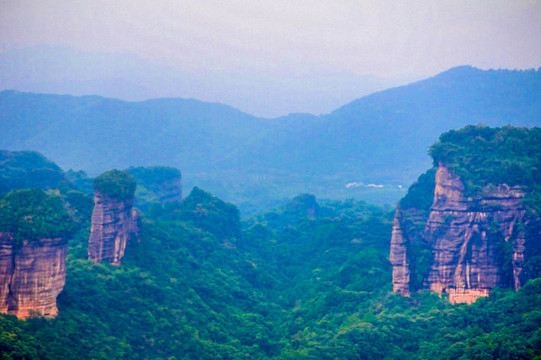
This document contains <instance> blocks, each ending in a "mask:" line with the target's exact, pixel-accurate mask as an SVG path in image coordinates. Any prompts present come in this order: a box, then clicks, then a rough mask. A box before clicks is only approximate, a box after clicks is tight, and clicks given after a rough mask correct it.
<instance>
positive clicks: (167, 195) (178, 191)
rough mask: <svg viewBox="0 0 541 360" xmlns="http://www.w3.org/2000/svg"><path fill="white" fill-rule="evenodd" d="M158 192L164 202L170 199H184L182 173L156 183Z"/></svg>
mask: <svg viewBox="0 0 541 360" xmlns="http://www.w3.org/2000/svg"><path fill="white" fill-rule="evenodd" d="M155 186H156V191H155V192H156V194H157V195H158V196H159V200H160V202H161V203H162V204H164V203H166V202H170V201H181V200H182V179H181V177H180V175H179V176H178V177H173V178H170V179H166V180H164V181H163V182H161V183H159V184H156V185H155Z"/></svg>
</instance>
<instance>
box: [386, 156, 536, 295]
mask: <svg viewBox="0 0 541 360" xmlns="http://www.w3.org/2000/svg"><path fill="white" fill-rule="evenodd" d="M435 182H436V185H435V189H434V200H433V203H432V206H431V208H430V210H429V212H423V211H419V210H418V209H415V208H407V209H402V208H398V209H397V212H396V216H395V219H394V223H393V233H392V239H391V250H390V261H391V264H392V266H393V290H394V291H395V292H397V293H401V294H404V295H408V294H410V292H411V291H413V290H418V289H430V290H432V291H434V292H437V293H440V294H441V293H449V301H450V302H452V303H457V302H465V303H472V302H473V301H475V300H476V299H477V298H478V297H480V296H488V294H489V292H490V290H491V289H492V288H494V287H495V286H511V287H513V288H515V289H517V288H518V287H520V285H521V272H522V268H523V264H524V250H525V243H526V233H525V228H526V226H527V224H528V219H527V217H526V209H525V207H524V206H523V202H522V200H523V198H524V196H525V194H524V192H523V191H522V190H521V189H520V188H519V187H509V186H507V185H504V184H500V185H495V186H492V187H491V188H487V189H484V190H483V191H482V193H481V194H479V195H478V196H476V197H475V198H468V197H466V195H465V191H464V184H463V183H462V181H461V179H460V178H459V177H458V176H456V175H454V174H453V173H452V172H451V171H449V169H448V168H447V167H446V166H445V165H444V164H442V163H440V164H439V166H438V169H437V171H436V176H435ZM423 225H424V226H423ZM423 251H424V253H423ZM423 261H424V262H425V264H423Z"/></svg>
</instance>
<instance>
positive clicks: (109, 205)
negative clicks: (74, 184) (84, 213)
mask: <svg viewBox="0 0 541 360" xmlns="http://www.w3.org/2000/svg"><path fill="white" fill-rule="evenodd" d="M94 187H95V189H94V209H93V211H92V220H91V223H92V225H91V229H90V238H89V240H88V258H89V259H90V260H93V261H95V262H102V261H107V262H109V263H111V264H113V265H120V262H121V260H122V257H123V256H124V250H125V249H126V245H127V243H128V241H129V240H130V239H131V238H132V237H133V236H134V235H136V234H137V232H138V226H137V221H138V216H137V213H136V212H135V210H133V209H132V206H133V201H134V191H135V180H134V179H133V177H132V176H131V175H129V174H127V173H124V172H121V171H117V170H113V171H110V172H106V173H104V174H102V175H100V176H99V177H98V178H96V181H95V182H94Z"/></svg>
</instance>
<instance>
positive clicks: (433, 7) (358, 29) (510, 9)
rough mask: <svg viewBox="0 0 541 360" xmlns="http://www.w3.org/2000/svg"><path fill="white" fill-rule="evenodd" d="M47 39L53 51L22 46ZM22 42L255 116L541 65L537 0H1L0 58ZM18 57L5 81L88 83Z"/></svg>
mask: <svg viewBox="0 0 541 360" xmlns="http://www.w3.org/2000/svg"><path fill="white" fill-rule="evenodd" d="M44 46H47V49H48V51H49V55H48V57H45V58H40V57H39V56H43V54H41V55H39V54H38V55H36V54H31V53H28V52H27V53H26V55H24V56H23V55H20V54H22V53H21V51H22V50H24V49H36V48H37V49H41V52H42V53H43V49H44V48H43V47H44ZM55 49H56V50H55ZM17 51H19V55H20V56H23V58H25V59H28V58H29V57H32V56H36V59H37V60H36V61H37V62H38V63H39V62H40V59H42V60H41V62H46V61H49V62H54V61H57V60H54V59H55V57H54V56H53V55H51V54H50V53H52V52H54V51H57V52H62V51H64V55H62V56H61V55H56V56H57V57H60V58H62V57H64V58H65V52H66V51H71V52H72V54H76V55H73V59H81V58H86V61H89V62H91V63H92V62H93V60H92V58H93V57H95V56H101V58H102V59H104V57H106V58H107V59H108V60H107V61H106V60H103V63H102V65H103V66H105V67H108V66H112V65H111V64H115V63H116V64H117V65H118V64H119V62H118V61H119V60H118V59H119V58H123V59H125V58H126V57H129V58H130V59H131V60H130V61H132V62H138V64H139V65H140V66H141V67H140V68H138V70H139V71H137V72H134V73H132V74H131V75H129V74H125V75H122V76H123V78H122V79H120V80H119V79H112V78H111V76H112V75H110V74H109V75H108V76H109V79H104V78H101V77H100V76H104V75H103V74H101V73H100V74H98V72H96V73H94V74H95V79H94V80H96V81H98V82H100V83H101V84H102V83H103V82H106V81H108V84H109V85H108V87H107V88H108V89H109V90H110V89H111V88H112V87H114V85H110V84H113V83H114V81H113V80H115V81H116V84H117V93H118V95H117V96H118V97H121V98H122V97H123V95H122V94H123V93H127V90H128V88H129V87H130V86H132V87H136V88H141V89H143V90H141V91H140V92H139V95H137V96H135V95H133V94H132V95H125V96H124V98H127V99H130V96H131V98H132V99H136V100H137V99H139V98H143V97H157V96H181V97H193V98H198V99H201V100H207V101H217V102H223V103H226V104H229V105H232V106H237V107H239V108H241V110H244V111H248V112H250V113H253V114H255V115H261V116H278V115H281V114H282V115H285V114H286V113H288V112H311V113H323V112H327V111H331V110H333V109H334V108H336V107H338V106H340V105H343V104H345V103H346V102H348V101H351V100H353V99H355V98H358V97H360V96H362V95H366V94H367V93H370V92H372V91H377V90H381V89H383V88H386V87H390V86H396V85H399V84H403V83H407V82H409V81H412V80H417V79H421V78H425V77H430V76H433V75H435V74H437V73H439V72H441V71H444V70H447V69H449V68H451V67H454V66H459V65H473V66H476V67H479V68H482V69H489V68H494V69H498V68H507V69H527V68H537V67H539V66H541V1H539V0H536V1H532V0H528V1H526V0H517V1H511V0H506V1H502V0H489V1H480V0H468V1H463V0H452V1H447V0H434V1H430V0H417V1H388V0H374V1H366V0H361V1H351V0H333V1H305V0H297V1H284V0H274V1H265V2H262V1H256V0H250V1H235V0H231V1H207V0H198V1H182V0H179V1H165V0H154V1H138V0H130V1H124V0H114V1H105V0H101V1H100V0H96V1H80V0H66V1H59V0H56V1H55V0H40V1H27V0H0V57H1V55H2V54H4V55H5V54H8V55H10V56H12V59H13V58H14V57H13V53H14V52H17ZM89 59H90V60H89ZM58 61H60V60H58ZM77 61H79V60H73V61H72V63H71V65H70V66H72V67H76V66H77ZM13 62H14V60H12V62H11V63H9V62H3V63H0V64H4V65H3V66H4V67H5V68H4V70H3V72H4V73H6V72H8V73H9V74H8V75H9V81H8V80H6V79H7V78H8V75H6V76H5V77H4V78H0V87H3V88H6V87H8V86H13V87H20V88H21V90H25V88H24V87H25V86H26V87H27V88H31V89H32V90H34V91H37V90H39V89H40V86H42V87H43V88H44V89H53V90H54V89H58V90H60V91H62V89H64V91H66V92H73V93H77V92H79V93H84V92H85V91H91V90H85V88H84V86H83V85H79V86H80V87H81V88H80V89H77V88H76V87H75V86H76V84H82V83H83V82H82V81H81V80H80V79H79V78H80V77H81V75H77V74H76V72H75V70H73V75H72V77H71V78H69V79H66V81H64V84H63V85H62V84H60V82H57V83H56V84H55V85H54V86H53V85H51V84H52V82H53V81H51V79H50V78H49V79H47V81H45V80H44V79H43V78H42V77H40V75H39V73H37V71H36V73H35V74H33V75H32V76H33V77H32V78H31V79H30V78H29V75H28V74H29V72H31V69H28V68H26V69H25V68H23V67H22V65H21V64H20V63H21V61H20V59H19V60H17V61H15V62H16V63H19V65H17V66H18V67H17V66H15V65H13ZM23 62H24V61H23ZM83 63H84V61H83ZM120 63H121V62H120ZM6 64H7V65H6ZM40 69H41V68H40ZM83 70H84V69H82V68H81V69H80V71H79V73H83ZM141 72H146V73H147V74H152V76H151V77H152V78H153V81H150V80H149V79H146V80H145V79H140V73H141ZM42 73H49V76H53V74H54V75H55V76H56V77H61V76H62V74H61V73H58V74H57V73H52V72H51V70H50V68H47V67H44V68H43V71H42ZM154 74H162V75H156V76H154ZM164 74H169V78H170V79H169V83H167V84H166V79H165V77H168V76H166V75H164ZM25 76H26V79H25V78H24V77H25ZM159 76H164V78H159ZM113 77H114V76H113ZM160 79H161V80H160ZM171 79H174V81H171ZM68 80H70V81H71V85H69V84H67V83H68ZM84 80H85V81H86V83H87V85H86V86H87V88H86V89H93V90H94V91H96V92H100V91H102V92H104V90H100V87H99V86H98V87H96V86H94V88H92V87H89V85H88V82H89V81H90V80H92V79H84ZM128 80H130V81H131V82H130V81H128ZM158 80H159V81H158ZM2 81H3V83H2ZM111 81H113V82H111ZM173 83H179V84H182V85H179V86H178V87H175V86H174V84H173ZM46 84H49V85H48V86H49V88H47V85H46ZM74 84H75V85H74ZM130 84H131V85H130ZM62 86H63V87H62ZM102 87H103V86H102ZM124 88H125V89H124ZM190 89H192V90H190ZM124 90H126V91H124ZM51 91H52V90H51ZM102 95H103V94H102ZM105 95H107V94H105Z"/></svg>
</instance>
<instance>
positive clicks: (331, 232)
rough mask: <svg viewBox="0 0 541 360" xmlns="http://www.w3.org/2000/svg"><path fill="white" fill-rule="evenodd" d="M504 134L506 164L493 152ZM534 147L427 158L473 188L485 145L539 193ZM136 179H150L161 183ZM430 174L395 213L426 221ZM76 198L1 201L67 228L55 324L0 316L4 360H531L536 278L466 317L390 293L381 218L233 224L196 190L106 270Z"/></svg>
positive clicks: (510, 136)
mask: <svg viewBox="0 0 541 360" xmlns="http://www.w3.org/2000/svg"><path fill="white" fill-rule="evenodd" d="M501 136H503V138H504V139H506V142H505V143H508V144H510V145H509V146H510V148H511V149H514V151H508V150H502V152H501V153H498V152H497V151H496V150H498V149H501V146H502V145H501V144H500V143H498V141H500V140H498V139H499V138H500V137H501ZM517 139H518V140H517ZM537 139H539V130H538V129H533V130H526V129H515V128H508V127H505V128H501V129H489V128H485V127H467V128H465V129H462V130H460V131H456V132H450V133H447V134H444V135H442V137H441V138H440V142H439V143H437V144H435V145H434V146H433V147H432V148H431V149H432V150H431V152H432V155H433V156H434V160H435V161H440V160H441V161H445V162H447V163H448V164H450V165H451V166H452V167H453V166H454V167H453V169H454V171H457V172H458V173H460V171H464V173H463V174H462V173H460V174H461V175H462V176H463V177H464V179H465V181H466V182H467V183H468V181H470V179H471V181H475V176H477V175H476V174H478V173H477V171H479V174H486V172H487V171H489V169H490V162H487V163H480V164H485V165H483V167H484V168H483V169H479V170H478V168H477V167H474V166H471V167H468V166H469V165H464V164H468V162H467V159H469V158H470V157H474V156H477V155H476V154H477V151H479V152H481V150H479V149H481V148H480V147H479V143H481V144H485V147H484V149H486V150H483V151H488V152H489V153H495V155H494V156H495V157H496V156H507V157H508V158H509V159H511V160H509V161H511V162H512V163H513V165H507V164H508V163H507V162H506V161H507V160H506V161H504V162H502V166H509V167H510V168H513V169H524V171H525V173H518V174H517V173H516V171H514V172H511V173H505V172H502V174H501V176H510V175H513V176H518V179H521V180H520V181H518V180H517V183H516V184H518V185H521V186H531V187H532V188H533V187H534V186H535V185H536V184H539V181H538V180H539V178H538V176H539V173H538V170H537V169H539V167H536V166H537V165H536V164H537V163H535V164H534V163H531V161H534V162H535V159H536V156H537V154H538V151H539V144H540V142H539V141H537ZM515 140H516V141H515ZM494 144H499V145H494ZM475 149H477V150H475ZM494 149H496V150H494ZM523 151H527V152H528V154H529V155H528V156H523V155H522V154H523ZM464 154H466V155H464ZM36 159H37V158H36ZM532 159H533V160H532ZM537 160H539V157H537ZM487 161H489V160H487ZM483 171H485V172H483ZM146 174H150V175H152V174H155V175H156V181H158V179H159V178H160V174H161V173H160V172H156V173H153V172H152V171H149V172H147V173H146ZM506 174H507V175H506ZM109 175H114V173H109ZM109 175H107V176H104V178H107V179H108V180H111V179H112V178H111V177H110V176H109ZM433 175H434V170H433V169H432V170H430V171H429V172H427V173H426V174H425V175H422V176H421V177H420V178H419V181H418V182H417V183H416V184H414V185H413V186H412V187H411V189H410V192H409V193H408V196H407V197H405V198H404V199H403V200H402V202H401V206H410V205H412V204H414V205H419V206H420V207H421V208H423V209H426V208H427V207H429V206H430V204H429V202H430V201H431V198H429V197H428V196H427V195H426V189H429V190H430V189H433V187H434V182H433ZM70 176H71V177H72V178H73V177H75V178H77V176H76V174H74V173H72V174H67V175H66V178H68V179H69V178H70ZM493 179H494V180H498V179H499V178H497V177H494V178H493ZM506 179H507V177H506ZM524 179H526V180H524ZM79 180H81V181H82V183H86V181H87V180H85V179H84V177H80V176H79ZM117 180H118V179H117ZM481 180H483V179H481ZM62 181H64V180H62ZM146 181H147V184H149V183H151V182H152V179H151V178H150V179H147V180H146ZM113 183H115V181H113ZM131 184H133V182H132V179H131V178H129V179H125V178H123V179H120V182H119V183H118V184H117V185H122V186H121V188H123V189H128V190H129V191H132V187H131ZM482 184H483V186H486V185H488V184H487V183H482ZM71 186H72V187H66V188H65V189H63V190H54V189H49V190H48V193H49V195H46V194H45V193H44V192H43V191H41V190H32V191H30V192H25V191H16V192H11V193H8V194H6V195H4V198H3V200H0V205H1V206H7V205H5V204H11V203H13V202H12V201H11V200H9V199H11V198H12V197H13V196H21V195H22V194H27V193H28V194H32V196H33V197H37V198H40V199H42V198H43V199H49V198H48V197H51V199H54V200H50V201H54V202H59V201H62V202H63V204H64V207H65V208H66V209H67V213H69V214H71V215H72V216H74V217H75V218H76V223H77V227H73V228H70V231H74V233H73V236H72V237H71V239H70V241H69V244H68V246H69V247H68V256H67V279H66V285H65V288H64V290H63V292H62V293H61V294H60V296H59V297H58V308H59V315H58V316H57V317H56V318H54V319H44V318H32V319H30V320H27V321H21V320H17V319H16V318H15V317H13V316H8V315H0V354H1V355H0V358H1V359H55V360H56V359H178V360H180V359H275V360H278V359H282V360H283V359H328V360H331V359H332V360H335V359H379V360H390V359H448V360H451V359H453V360H458V359H460V360H466V359H476V360H484V359H541V278H536V279H532V280H530V281H529V282H527V283H526V284H525V285H524V286H523V287H521V288H520V289H519V290H518V291H517V292H514V291H512V290H510V289H500V288H497V289H494V290H493V291H491V294H490V296H489V297H488V298H480V299H479V300H478V301H477V302H476V303H474V304H472V305H465V304H459V305H451V304H449V302H448V301H447V300H446V298H445V297H444V298H439V297H438V296H437V295H434V294H431V293H428V292H420V293H414V294H412V296H411V297H402V296H399V295H396V294H393V293H392V284H391V266H390V264H389V261H388V255H389V245H390V237H391V228H392V226H391V222H392V219H393V216H394V211H393V209H391V208H389V207H381V206H375V205H370V204H367V203H365V202H363V201H359V200H354V199H347V200H342V201H328V200H327V201H323V200H318V199H317V198H316V197H315V196H314V195H311V194H301V195H299V196H297V197H295V198H293V199H292V200H291V201H289V202H288V203H285V204H284V205H283V206H281V207H279V208H276V209H274V210H272V211H267V212H264V213H261V214H258V215H255V216H252V217H248V218H241V216H240V212H239V210H238V208H237V207H236V206H235V205H234V204H231V203H227V202H224V201H222V200H221V199H219V198H217V197H216V196H214V195H213V194H211V193H209V192H207V191H205V190H203V189H201V188H198V187H195V188H193V190H192V191H191V193H190V194H189V195H188V196H187V197H186V198H185V199H184V200H183V201H181V202H167V203H164V204H161V203H159V202H155V203H153V204H147V205H148V206H147V208H148V210H147V211H145V213H144V215H143V217H142V221H141V230H140V234H139V237H138V239H135V240H133V241H131V242H130V243H128V246H127V248H126V254H125V257H124V259H123V260H122V266H111V265H108V264H96V263H93V262H91V261H88V260H87V243H88V235H89V227H90V214H91V210H92V201H91V200H90V197H89V196H88V195H86V194H85V193H84V192H79V191H77V189H75V188H74V187H75V185H71ZM468 186H470V185H468ZM149 188H151V186H149ZM6 199H7V200H6ZM8 200H9V201H8ZM529 201H534V202H535V201H536V198H535V197H533V198H531V200H529ZM57 204H58V203H57ZM21 209H23V208H21ZM532 209H534V211H535V208H532ZM21 211H22V210H21ZM25 211H26V210H25ZM32 211H34V210H32ZM60 213H62V212H59V214H60ZM64 215H65V214H64V213H62V216H64ZM75 215H77V216H75ZM23 218H24V214H23Z"/></svg>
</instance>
